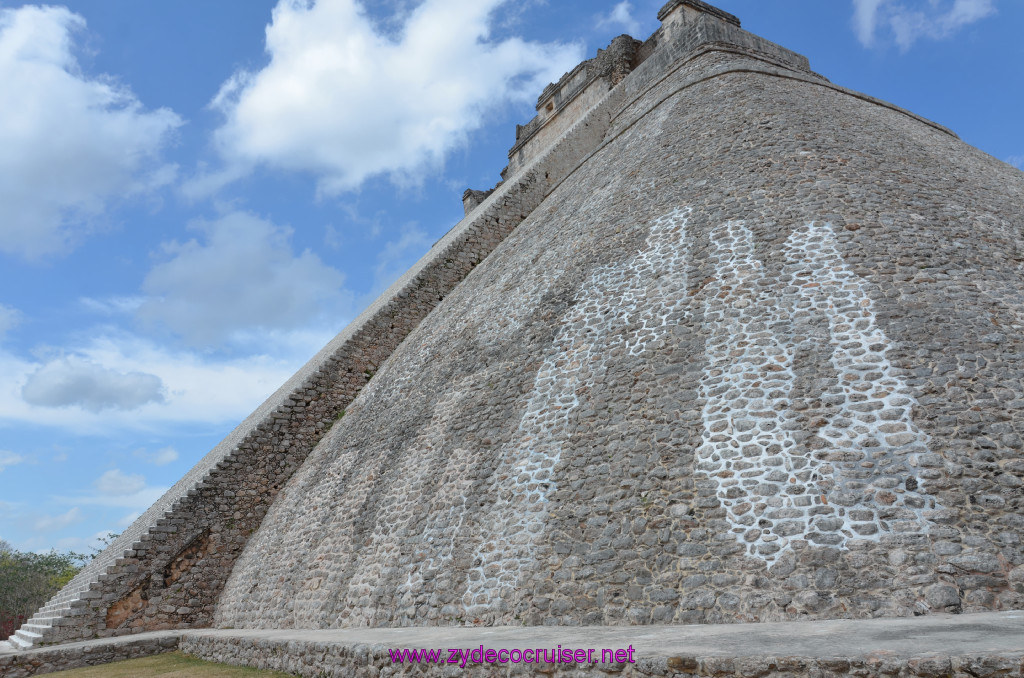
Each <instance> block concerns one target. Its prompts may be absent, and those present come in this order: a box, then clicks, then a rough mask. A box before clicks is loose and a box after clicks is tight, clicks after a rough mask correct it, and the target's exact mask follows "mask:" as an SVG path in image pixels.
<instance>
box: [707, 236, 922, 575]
mask: <svg viewBox="0 0 1024 678" xmlns="http://www.w3.org/2000/svg"><path fill="white" fill-rule="evenodd" d="M710 239H711V243H712V247H713V253H712V254H711V263H712V264H713V265H715V266H717V268H718V275H717V276H716V278H715V280H714V281H712V282H711V283H709V284H708V285H707V286H706V288H705V290H704V292H703V294H702V296H703V298H704V324H705V327H706V328H707V330H708V340H707V346H706V353H707V368H706V373H705V375H704V377H703V378H702V380H701V395H702V396H703V397H704V399H705V404H704V412H703V419H704V427H705V430H704V434H703V444H702V445H701V447H700V448H699V449H698V451H697V470H698V471H699V472H702V473H703V474H705V475H706V477H707V480H706V481H704V482H705V483H710V485H709V488H712V489H714V490H715V493H716V496H717V497H718V498H719V500H720V501H721V503H722V506H723V507H724V508H725V512H726V522H727V523H728V524H729V525H730V531H731V532H732V533H733V535H734V536H735V538H736V539H737V541H739V543H741V544H742V545H743V546H744V548H745V550H746V552H747V553H748V554H749V555H751V556H754V557H757V558H761V559H763V560H765V561H767V562H768V563H772V562H774V561H775V560H776V559H777V558H778V557H779V556H780V555H781V554H782V553H784V552H785V551H786V550H787V549H789V548H790V547H791V546H792V542H793V541H794V540H806V541H809V542H810V543H812V544H817V545H822V546H836V547H839V548H844V549H845V548H848V542H849V541H850V540H853V539H869V540H876V541H877V540H879V539H880V538H881V536H882V535H883V534H887V533H890V534H891V533H920V532H925V531H927V529H928V524H927V522H926V520H925V518H924V514H923V512H924V511H925V510H926V509H935V508H937V505H936V503H935V500H934V498H932V497H930V496H928V495H926V494H922V493H920V492H918V491H917V489H918V488H919V486H920V481H919V479H918V478H917V474H916V471H915V470H914V459H915V458H916V457H917V456H918V455H920V454H927V453H928V439H927V436H925V435H924V434H923V433H922V432H921V431H920V430H918V429H917V427H916V426H915V425H914V423H913V421H912V420H911V412H912V408H913V406H914V405H915V404H916V403H915V401H914V398H913V393H912V391H911V390H910V389H909V387H908V386H907V385H906V384H905V382H904V381H903V380H902V378H901V377H900V375H899V373H898V371H897V370H896V369H895V368H894V367H893V366H892V364H891V363H890V361H889V360H888V357H887V355H886V354H887V351H888V349H889V346H890V343H891V342H890V341H889V339H888V337H886V336H885V334H884V333H883V332H882V330H881V329H880V328H879V327H878V324H877V320H876V318H875V314H874V306H873V302H872V301H871V298H870V296H869V295H868V293H867V284H866V283H865V281H864V280H863V279H861V278H860V277H858V276H857V275H856V274H855V273H854V272H853V271H851V270H850V269H849V267H848V266H847V265H846V263H845V262H844V261H843V258H842V255H841V253H840V251H839V247H838V244H837V241H836V238H835V234H834V233H833V231H832V228H831V226H828V225H815V224H809V225H808V226H806V227H804V228H802V229H797V230H796V231H794V232H793V233H792V234H791V236H790V237H789V239H788V240H787V242H786V244H785V247H784V257H785V262H784V266H783V273H782V275H781V276H780V277H779V279H778V280H776V281H773V282H771V281H770V282H769V283H766V282H765V278H764V267H763V265H762V263H761V262H760V261H759V260H758V259H757V258H756V257H755V256H754V244H753V234H752V233H751V231H750V230H749V229H748V228H747V227H746V226H745V225H744V224H742V223H740V222H730V223H727V224H725V225H723V226H721V227H719V228H717V229H714V230H713V231H712V233H711V238H710ZM794 288H795V290H796V291H794ZM815 317H824V318H826V319H827V322H828V333H829V339H828V341H829V349H830V351H831V357H830V360H831V364H832V367H833V369H834V370H835V372H836V375H837V377H838V383H837V385H836V386H835V388H833V389H832V390H831V391H829V392H827V393H824V394H820V396H821V397H820V399H821V400H826V399H827V400H828V401H829V402H831V403H832V404H833V405H835V406H836V411H835V413H834V414H831V415H830V416H829V417H828V418H827V420H826V421H825V422H824V423H823V424H822V425H821V426H820V428H818V429H817V430H816V437H817V439H818V440H819V441H820V442H821V444H820V445H817V444H816V445H815V446H814V449H810V448H809V447H808V446H807V445H804V444H799V443H798V441H797V439H796V438H795V437H794V435H793V431H794V430H795V429H796V428H797V424H796V413H795V412H793V411H792V409H791V408H792V405H793V403H792V400H791V391H792V387H793V379H794V373H793V363H794V357H795V352H796V349H797V348H798V346H797V344H796V343H795V341H794V339H793V337H794V336H808V335H810V334H811V333H810V332H808V331H806V330H807V328H810V327H811V325H810V324H809V323H810V322H811V321H812V320H813V319H814V318H815ZM805 341H814V339H805Z"/></svg>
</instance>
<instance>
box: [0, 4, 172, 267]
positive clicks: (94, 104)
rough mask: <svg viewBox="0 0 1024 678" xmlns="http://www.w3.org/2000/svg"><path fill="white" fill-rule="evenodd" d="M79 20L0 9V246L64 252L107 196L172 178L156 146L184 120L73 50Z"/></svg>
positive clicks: (55, 10)
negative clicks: (85, 63) (90, 69)
mask: <svg viewBox="0 0 1024 678" xmlns="http://www.w3.org/2000/svg"><path fill="white" fill-rule="evenodd" d="M84 27H85V20H84V19H83V18H82V17H81V16H79V15H77V14H74V13H72V12H70V11H69V10H67V9H66V8H63V7H38V6H34V5H27V6H25V7H21V8H18V9H2V8H0V92H4V95H3V96H0V148H2V149H3V152H2V153H0V252H7V253H10V254H16V255H20V256H24V257H28V258H35V257H39V256H42V255H46V254H51V253H54V252H60V251H62V250H65V249H66V248H67V247H68V246H69V245H70V244H72V243H73V242H74V241H75V240H77V239H78V238H79V237H80V236H81V235H82V234H83V233H85V232H86V231H88V230H89V228H90V224H91V223H92V222H94V220H95V218H96V217H97V216H98V215H100V214H102V213H103V212H104V210H105V209H106V208H107V206H108V204H109V203H111V202H112V201H115V200H118V199H122V198H123V197H125V196H130V195H136V194H140V193H145V192H147V191H150V190H152V189H154V188H156V187H158V186H161V185H163V184H166V183H168V182H169V181H170V180H171V178H172V177H173V174H174V168H173V167H171V166H168V165H165V164H163V163H162V162H161V161H160V159H159V155H160V150H161V148H162V147H163V145H164V144H165V143H166V141H167V140H168V137H169V135H170V133H171V132H172V131H173V130H174V129H175V128H177V127H178V126H179V125H181V119H180V118H179V117H178V116H177V115H176V114H175V113H173V112H172V111H170V110H168V109H164V108H161V109H159V110H146V109H145V108H144V107H143V105H142V103H141V102H140V101H139V100H138V99H137V98H136V97H135V95H134V94H133V93H132V92H131V90H130V89H128V88H127V87H124V86H122V85H119V84H118V83H117V82H116V81H114V80H113V79H112V78H110V77H106V76H103V77H99V78H94V79H90V78H87V77H86V76H84V75H83V74H82V72H81V69H80V67H79V65H78V63H77V60H76V58H75V57H74V55H73V47H74V39H73V35H74V33H75V32H76V31H79V30H82V29H84Z"/></svg>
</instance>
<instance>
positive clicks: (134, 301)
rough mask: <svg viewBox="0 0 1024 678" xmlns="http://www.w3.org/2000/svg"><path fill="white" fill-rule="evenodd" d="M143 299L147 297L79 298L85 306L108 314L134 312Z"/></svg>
mask: <svg viewBox="0 0 1024 678" xmlns="http://www.w3.org/2000/svg"><path fill="white" fill-rule="evenodd" d="M143 301H145V297H107V298H106V299H94V298H92V297H82V298H81V299H79V300H78V302H79V303H80V304H81V305H82V307H83V308H85V309H87V310H89V311H92V312H93V313H98V314H100V315H106V316H113V315H124V314H126V313H134V312H135V311H137V310H138V309H139V306H141V305H142V302H143Z"/></svg>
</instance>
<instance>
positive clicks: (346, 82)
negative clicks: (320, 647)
mask: <svg viewBox="0 0 1024 678" xmlns="http://www.w3.org/2000/svg"><path fill="white" fill-rule="evenodd" d="M661 4H662V0H653V1H649V0H631V1H630V2H616V1H615V0H580V1H577V0H572V1H568V2H556V1H555V0H549V1H547V2H544V1H542V0H520V1H518V2H511V1H510V0H509V1H502V0H425V1H423V0H380V1H376V2H372V3H364V2H360V1H358V0H319V2H317V3H316V4H315V5H314V4H313V3H312V2H306V1H304V0H280V1H279V2H278V1H277V0H218V2H209V1H208V0H177V1H176V2H173V3H171V2H165V3H156V2H138V0H70V1H69V2H66V3H64V4H54V5H34V4H26V3H21V2H11V1H9V0H7V1H5V0H0V539H3V540H6V541H8V542H10V543H11V544H12V545H14V546H15V547H17V548H21V549H26V550H28V549H31V550H45V549H49V548H57V549H61V550H63V549H75V550H78V551H84V550H86V549H87V548H88V546H89V545H90V544H91V543H94V539H95V537H96V536H97V535H101V534H105V533H106V532H108V531H114V532H117V531H120V530H121V529H123V528H124V527H125V526H126V525H127V524H129V523H130V522H131V520H133V519H134V517H136V516H137V515H138V514H139V513H140V512H141V511H143V510H144V509H145V508H147V507H148V506H149V504H151V503H152V502H153V501H154V500H155V499H156V498H157V497H158V496H159V495H160V494H161V493H162V492H163V491H164V490H165V489H166V488H168V487H169V486H170V485H171V484H173V483H174V482H175V481H176V480H177V479H178V478H179V477H181V476H182V475H183V474H184V473H185V472H186V471H187V470H188V469H189V468H190V467H191V466H192V464H193V463H195V461H197V460H198V459H199V458H200V457H202V456H203V455H204V454H205V453H206V452H207V451H208V450H209V449H210V448H211V447H212V446H213V445H215V444H216V443H217V442H218V441H219V440H220V439H221V438H222V437H223V436H224V435H225V434H227V433H228V432H229V431H230V430H231V429H232V428H233V427H234V426H235V425H236V424H237V423H238V422H240V421H241V420H242V419H243V418H244V417H245V416H246V415H247V414H248V413H249V412H250V411H251V410H252V409H254V408H255V407H256V405H258V404H259V403H260V402H261V401H262V400H263V399H264V398H265V397H266V396H267V395H269V394H270V393H271V392H273V391H274V390H275V389H276V388H277V386H279V385H280V384H281V383H282V382H283V381H284V380H285V379H286V378H287V377H288V376H290V375H291V373H292V372H293V371H294V370H295V369H297V368H298V367H299V366H300V365H301V364H302V363H304V362H305V361H306V360H307V359H308V358H309V357H311V356H312V355H313V354H314V353H315V352H316V351H317V350H318V349H319V348H320V347H321V346H322V345H323V344H324V343H326V342H327V341H328V340H329V339H330V338H331V337H332V336H333V335H334V334H336V333H337V332H338V331H340V330H341V329H342V328H343V327H344V326H345V324H346V323H347V322H348V321H349V320H350V319H352V318H354V317H355V315H356V314H358V313H359V311H360V310H361V309H362V308H364V307H365V306H366V305H367V304H369V302H370V301H372V300H373V299H374V298H375V297H376V295H377V294H379V293H380V292H381V291H383V290H384V289H385V288H386V287H387V285H388V284H389V283H390V282H392V281H393V280H394V279H395V278H397V277H398V276H399V275H400V274H401V273H402V272H403V271H404V270H405V269H406V268H408V267H409V266H410V265H411V264H412V263H413V262H414V261H416V260H417V259H418V258H419V257H420V256H421V255H422V254H424V253H425V252H426V251H427V249H429V247H430V245H431V244H432V243H433V242H434V241H435V240H437V239H438V238H439V237H440V236H441V235H443V234H444V233H445V232H446V231H447V230H448V229H449V228H450V227H451V226H452V225H454V224H455V223H456V222H457V221H458V220H459V219H460V218H461V216H462V204H461V195H462V191H463V190H464V189H465V188H469V187H472V188H481V189H482V188H489V187H491V186H493V185H494V184H495V182H496V181H497V180H498V179H499V172H500V171H501V169H502V168H503V167H504V166H505V163H506V153H507V151H508V148H509V147H510V146H511V145H512V141H513V137H514V131H515V124H516V123H525V122H526V121H527V120H529V119H530V118H531V117H532V115H533V113H534V111H533V104H534V102H535V100H536V96H537V95H538V94H539V93H540V90H541V89H542V88H543V86H544V85H545V84H546V83H547V82H549V81H552V80H556V79H557V78H558V77H559V76H560V75H561V74H562V73H563V72H564V71H566V70H569V69H570V68H572V67H573V66H575V65H576V64H577V63H578V62H579V61H580V60H582V59H583V58H589V57H591V56H593V55H594V53H595V52H596V50H597V49H598V48H599V47H604V46H606V45H607V43H608V42H609V41H610V40H611V38H613V37H614V36H616V35H618V34H620V33H623V32H628V33H630V34H632V35H634V36H636V37H640V38H646V37H647V36H648V35H649V34H650V33H651V32H653V31H654V30H655V29H656V28H657V25H658V24H657V21H656V19H655V16H656V14H657V10H658V9H659V7H660V5H661ZM717 4H718V5H719V6H720V7H722V8H723V9H725V10H727V11H730V12H733V13H735V14H736V15H738V16H739V17H740V18H741V19H742V20H743V25H744V27H745V28H747V29H748V30H751V31H753V32H755V33H758V34H760V35H763V36H764V37H766V38H768V39H771V40H774V41H775V42H778V43H780V44H782V45H784V46H786V47H789V48H791V49H793V50H796V51H798V52H801V53H803V54H805V55H807V56H808V57H809V58H810V60H811V66H812V68H814V69H815V70H816V71H818V72H819V73H821V74H823V75H825V76H826V77H828V78H829V79H831V80H832V81H833V82H836V83H838V84H840V85H844V86H847V87H851V88H853V89H857V90H860V91H863V92H866V93H868V94H871V95H873V96H876V97H879V98H882V99H886V100H889V101H892V102H894V103H896V104H898V105H900V106H903V107H905V108H908V109H910V110H912V111H914V112H916V113H918V114H920V115H923V116H925V117H928V118H930V119H932V120H935V121H937V122H939V123H941V124H943V125H946V126H947V127H950V128H951V129H953V130H954V131H955V132H956V133H958V134H959V135H960V136H961V138H963V139H964V140H965V141H967V142H968V143H970V144H972V145H975V146H978V147H979V148H981V149H982V150H984V151H986V152H987V153H990V154H991V155H993V156H995V157H997V158H999V159H1001V160H1004V161H1007V162H1010V163H1012V164H1016V165H1017V166H1020V167H1024V132H1022V130H1021V125H1020V120H1021V117H1022V116H1021V108H1022V102H1024V75H1022V73H1024V46H1022V45H1024V43H1022V41H1020V40H1019V37H1018V34H1019V32H1020V30H1021V29H1022V28H1024V2H1020V0H786V1H785V2H783V1H782V0H777V1H774V2H769V1H767V0H719V2H718V3H717Z"/></svg>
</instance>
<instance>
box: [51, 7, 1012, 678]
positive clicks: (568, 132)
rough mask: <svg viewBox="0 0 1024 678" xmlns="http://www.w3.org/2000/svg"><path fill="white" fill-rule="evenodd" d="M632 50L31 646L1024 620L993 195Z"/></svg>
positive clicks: (734, 60) (677, 16)
mask: <svg viewBox="0 0 1024 678" xmlns="http://www.w3.org/2000/svg"><path fill="white" fill-rule="evenodd" d="M660 18H661V19H662V20H663V27H662V29H661V30H659V31H658V32H657V33H655V35H654V36H652V37H651V38H650V39H648V40H647V41H646V42H644V43H642V44H637V42H636V41H633V40H632V39H631V38H630V39H627V40H622V39H620V40H618V42H616V43H615V46H614V48H613V49H610V50H609V51H608V52H605V53H602V55H601V56H600V57H599V58H598V59H595V60H593V61H592V62H588V65H586V67H584V68H582V69H580V70H578V71H573V73H570V74H568V75H567V77H566V78H564V79H563V81H562V82H560V83H559V84H558V85H555V86H553V88H552V89H551V90H550V91H546V93H545V95H544V96H542V99H541V104H542V105H541V107H540V108H542V109H546V103H545V102H547V103H550V102H556V103H557V104H558V105H557V106H554V107H553V108H552V111H551V113H552V115H545V114H544V112H543V111H541V114H540V115H539V117H538V119H537V121H536V122H535V123H531V124H534V125H535V128H536V129H532V130H530V131H529V132H530V133H529V134H526V135H522V134H521V138H520V139H519V140H518V141H517V146H516V148H514V149H513V151H514V153H513V156H515V157H514V158H513V160H514V162H512V163H511V164H510V167H509V169H508V171H507V172H506V174H505V176H506V181H505V182H504V183H503V184H501V185H500V186H499V187H498V188H497V189H496V190H495V191H494V192H493V193H491V194H490V195H488V196H486V197H483V196H480V195H478V196H474V195H470V198H472V199H473V200H474V201H475V200H476V199H477V198H480V199H481V200H482V202H480V203H479V204H478V205H476V206H475V207H474V209H473V210H472V212H471V214H470V215H469V216H468V217H467V219H466V220H464V221H463V222H461V223H460V224H459V225H458V226H457V227H456V228H455V229H453V231H452V232H451V233H449V234H448V235H447V236H446V237H445V239H443V240H442V241H441V242H439V243H438V244H437V245H436V246H435V248H434V249H433V250H432V251H431V253H430V254H428V256H427V257H426V258H425V259H424V260H423V261H422V262H420V264H418V265H417V267H416V268H415V269H414V270H413V271H410V273H409V274H407V275H406V276H405V277H404V278H403V279H402V280H400V281H399V282H398V283H396V285H395V286H394V287H393V288H392V289H391V290H389V292H388V293H387V294H386V295H385V296H384V297H382V299H381V300H379V301H378V302H377V303H376V304H375V305H374V306H373V307H372V308H371V309H369V310H368V311H367V312H366V313H365V314H363V315H362V316H361V317H360V319H358V320H357V321H356V323H354V324H353V326H352V327H350V328H348V329H347V330H346V331H345V332H343V333H342V335H339V337H338V338H337V339H335V340H334V341H333V342H332V343H331V344H330V345H329V346H328V347H327V348H325V349H324V351H323V352H321V354H320V355H319V356H317V357H316V358H315V359H314V360H313V361H311V363H310V364H309V365H308V366H307V367H306V368H304V370H303V371H302V372H300V374H298V375H296V377H295V378H294V379H292V380H291V381H290V382H289V383H288V384H286V385H285V386H284V387H282V389H281V390H280V391H279V392H278V393H277V394H275V396H274V397H272V398H271V399H270V400H268V401H267V403H266V404H264V406H262V407H261V408H260V409H259V410H258V411H257V412H256V413H254V414H253V416H252V417H250V418H249V420H247V421H246V422H245V423H243V425H242V426H241V427H239V429H238V430H237V431H236V432H235V433H234V434H232V436H230V437H229V438H228V439H227V440H226V441H225V442H224V443H222V444H221V445H220V446H218V448H217V449H215V450H214V451H213V452H211V453H210V455H209V456H208V457H207V458H206V459H204V461H203V462H201V463H200V464H199V465H198V466H197V467H196V469H194V470H193V471H192V472H190V474H189V475H188V476H186V478H185V479H183V480H182V481H181V482H180V483H179V484H178V485H177V486H175V488H173V489H172V490H171V492H170V493H169V494H168V495H167V496H166V497H165V498H164V499H162V500H161V501H160V502H158V504H157V505H156V506H154V508H153V509H151V510H150V511H148V512H147V513H146V514H145V515H144V516H143V517H142V518H141V519H140V520H139V521H138V522H137V523H136V524H135V525H134V526H133V527H132V528H130V529H129V530H128V531H127V532H126V534H125V535H124V536H122V538H121V539H120V540H118V542H117V543H115V545H114V546H113V547H111V549H109V550H108V551H107V552H106V553H105V554H104V555H103V557H101V558H100V559H98V560H97V561H96V564H94V565H92V566H90V568H88V569H87V570H86V571H85V572H84V573H83V574H82V575H80V577H78V578H77V579H76V580H75V581H74V582H72V584H71V585H69V587H68V589H66V590H65V591H64V592H62V593H61V594H60V595H58V597H57V598H55V600H54V601H53V602H52V603H51V604H50V605H49V606H48V607H47V608H44V610H43V611H42V615H41V616H44V617H47V618H50V617H52V618H54V623H53V630H52V632H50V633H49V634H48V636H47V637H46V638H45V640H47V641H50V642H52V641H60V640H69V639H78V638H90V637H103V636H110V635H118V634H125V633H134V632H140V631H145V630H155V629H164V628H185V627H198V626H207V625H211V624H214V625H217V626H221V627H237V628H303V627H305V628H344V627H360V626H438V625H441V626H457V625H480V626H486V625H495V624H502V625H516V624H527V625H548V626H550V625H591V626H593V625H608V626H625V625H647V624H692V623H704V624H717V623H734V622H753V621H761V622H764V621H772V620H785V619H806V618H815V619H826V618H835V617H864V618H867V617H878V616H896V617H909V616H914V615H922V614H928V613H937V612H949V611H956V612H961V611H962V612H977V611H983V610H1006V609H1020V608H1024V588H1022V587H1024V584H1022V575H1021V574H1020V572H1021V568H1022V567H1024V541H1022V539H1021V536H1020V535H1021V533H1022V530H1024V459H1022V457H1021V454H1022V443H1021V440H1022V439H1024V438H1022V436H1024V388H1022V387H1021V384H1022V383H1024V294H1022V289H1024V259H1022V256H1021V252H1024V224H1022V222H1021V219H1022V215H1024V174H1022V173H1021V172H1019V171H1017V170H1016V169H1014V168H1011V167H1009V166H1008V165H1006V164H1004V163H1001V162H999V161H997V160H995V159H993V158H991V157H989V156H986V155H985V154H983V153H981V152H980V151H977V150H976V149H973V148H970V147H969V146H966V145H965V144H963V143H962V142H960V141H959V140H958V139H956V137H955V136H954V135H953V134H951V133H950V132H949V131H948V130H945V129H944V128H941V127H940V126H938V125H935V124H934V123H931V122H928V121H925V120H923V119H921V118H919V117H917V116H915V115H913V114H911V113H908V112H906V111H902V110H900V109H898V108H895V107H893V106H891V105H889V104H886V103H884V102H879V101H877V100H874V99H872V98H870V97H868V96H865V95H862V94H858V93H855V92H851V91H849V90H845V89H843V88H841V87H838V86H835V85H833V84H831V83H829V82H828V81H827V80H825V79H824V78H823V77H821V76H819V75H816V74H814V73H813V72H811V71H810V70H809V66H808V64H807V60H806V59H805V58H803V57H801V56H800V55H796V54H794V53H792V52H790V51H788V50H786V49H784V48H782V47H779V46H777V45H773V44H771V43H768V42H767V41H765V40H763V39H761V38H758V37H757V36H753V35H751V34H749V33H746V32H745V31H743V30H742V29H741V28H740V27H739V26H738V21H736V20H735V17H731V16H730V15H724V13H721V12H718V11H712V10H711V9H709V8H708V7H707V6H705V5H704V4H703V3H700V2H697V1H696V0H674V1H673V2H671V3H669V4H668V5H666V7H665V8H664V9H663V11H662V14H661V15H660ZM627 37H628V36H627ZM595 74H596V75H595ZM592 75H593V76H594V77H593V78H592V77H591V76H592ZM371 378H372V379H371ZM271 505H272V507H271ZM268 511H269V512H268ZM72 606H73V607H72ZM680 661H681V662H682V664H680V666H683V665H684V664H686V662H687V661H689V660H686V659H680ZM715 661H718V660H715ZM721 661H722V662H724V663H722V664H721V665H718V664H714V666H712V665H711V664H708V665H702V666H703V668H702V670H706V671H711V672H715V671H722V672H737V671H739V672H742V673H751V675H759V674H758V673H757V672H758V671H762V669H763V670H765V671H769V672H770V671H775V670H776V669H771V668H770V666H769V667H768V668H764V667H761V668H757V667H753V665H752V666H750V667H748V666H746V665H743V666H739V665H737V664H735V663H733V664H729V663H728V662H730V661H732V660H731V659H728V660H726V659H722V660H721ZM759 661H760V660H759ZM950 661H952V660H950ZM958 661H959V660H958ZM965 661H966V660H965ZM972 661H973V660H972ZM979 661H980V660H979ZM879 662H880V663H879V664H878V665H877V666H874V665H872V666H873V668H864V667H863V666H860V665H858V666H859V668H858V669H857V671H869V672H870V671H875V672H876V673H884V672H885V671H889V670H890V668H891V667H888V665H886V664H885V663H884V661H882V660H879ZM940 663H941V662H940ZM686 665H688V664H686ZM737 666H739V668H737ZM758 666H761V665H760V664H759V665H758ZM766 666H767V665H766ZM844 666H846V665H844ZM921 666H922V667H923V668H921V669H920V670H921V671H925V670H928V671H938V672H939V673H941V672H942V670H945V669H942V668H941V666H940V667H939V668H936V667H935V666H932V665H930V664H927V663H925V664H922V665H921ZM936 666H939V665H936ZM942 666H945V665H944V664H943V665H942ZM950 666H952V665H950ZM958 666H959V665H958ZM965 666H966V665H965ZM929 667H930V668H929ZM979 667H980V668H979ZM979 667H974V666H973V665H971V666H969V667H967V668H964V669H963V671H965V672H969V671H974V670H975V669H977V670H979V671H994V670H996V669H989V668H985V667H984V666H981V665H980V664H979ZM819 668H821V667H819ZM847 668H849V667H847ZM780 670H781V669H780ZM821 670H822V671H833V672H834V671H839V670H840V669H837V668H827V667H826V668H821ZM843 670H846V669H843ZM851 670H852V669H851ZM894 670H895V669H894ZM914 670H917V669H914ZM950 670H951V671H954V672H956V671H960V670H961V669H960V668H956V667H954V668H952V669H950Z"/></svg>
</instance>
